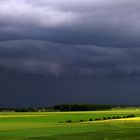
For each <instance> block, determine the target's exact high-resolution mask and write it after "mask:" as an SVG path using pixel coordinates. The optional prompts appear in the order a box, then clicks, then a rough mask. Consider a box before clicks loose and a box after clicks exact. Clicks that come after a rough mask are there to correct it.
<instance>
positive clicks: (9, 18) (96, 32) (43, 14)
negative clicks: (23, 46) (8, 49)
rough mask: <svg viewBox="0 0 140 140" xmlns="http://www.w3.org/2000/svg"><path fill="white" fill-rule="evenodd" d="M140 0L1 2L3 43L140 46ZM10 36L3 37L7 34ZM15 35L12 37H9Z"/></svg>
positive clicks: (0, 18) (0, 26) (20, 0)
mask: <svg viewBox="0 0 140 140" xmlns="http://www.w3.org/2000/svg"><path fill="white" fill-rule="evenodd" d="M139 6H140V2H139V1H138V0H133V1H132V0H113V1H112V0H106V1H104V0H86V1H82V0H77V1H74V0H71V1H64V0H48V1H46V0H30V1H28V0H1V1H0V36H1V37H0V39H1V40H4V39H9V38H10V37H11V39H13V38H14V37H13V35H14V36H15V38H17V36H19V38H24V39H25V38H32V39H36V38H38V39H49V40H53V41H61V42H69V43H84V44H94V45H102V46H109V45H110V46H112V45H113V46H121V47H122V46H138V44H139V43H140V42H139V40H140V39H139V36H140V27H139V24H140V9H139ZM4 33H5V34H6V35H7V36H6V35H5V37H3V34H4ZM9 34H11V35H9Z"/></svg>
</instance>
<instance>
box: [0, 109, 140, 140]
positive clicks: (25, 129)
mask: <svg viewBox="0 0 140 140" xmlns="http://www.w3.org/2000/svg"><path fill="white" fill-rule="evenodd" d="M128 114H135V115H136V117H135V118H127V119H115V120H112V119H111V120H100V121H88V120H89V119H90V118H92V119H93V120H94V119H95V118H97V117H98V118H102V117H112V116H124V115H128ZM67 120H72V122H71V123H66V121H67ZM79 120H85V121H84V122H79ZM23 139H24V140H140V109H138V108H137V109H136V108H129V109H116V110H112V111H95V112H94V111H91V112H34V113H33V112H31V113H29V112H28V113H15V112H5V113H4V112H1V113H0V140H23Z"/></svg>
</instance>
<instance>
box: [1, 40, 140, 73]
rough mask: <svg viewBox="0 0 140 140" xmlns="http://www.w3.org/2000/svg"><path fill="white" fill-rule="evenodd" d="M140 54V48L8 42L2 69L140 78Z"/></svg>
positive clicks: (2, 58) (32, 41) (5, 45)
mask: <svg viewBox="0 0 140 140" xmlns="http://www.w3.org/2000/svg"><path fill="white" fill-rule="evenodd" d="M139 53H140V48H110V47H98V46H87V45H66V44H57V43H51V42H46V41H35V40H30V41H29V40H28V41H27V40H23V41H4V42H1V43H0V67H1V68H4V69H7V70H16V71H17V70H18V71H19V72H24V73H32V74H43V75H46V76H48V75H53V76H72V75H74V76H75V75H80V76H106V75H107V76H108V75H109V76H111V75H113V76H119V75H120V76H133V75H139V74H140V62H139V59H140V56H139Z"/></svg>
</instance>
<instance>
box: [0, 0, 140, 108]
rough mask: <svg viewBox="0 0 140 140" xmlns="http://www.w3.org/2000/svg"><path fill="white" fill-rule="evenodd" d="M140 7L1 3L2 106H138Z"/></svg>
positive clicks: (59, 1)
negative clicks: (106, 104) (63, 104)
mask: <svg viewBox="0 0 140 140" xmlns="http://www.w3.org/2000/svg"><path fill="white" fill-rule="evenodd" d="M139 7H140V1H138V0H133V1H132V0H86V1H83V0H70V1H66V0H0V75H1V79H0V83H1V88H0V93H1V95H0V96H1V98H0V100H1V101H0V106H3V107H4V106H46V105H53V104H57V103H100V104H102V103H108V104H112V103H114V104H139V101H138V100H137V99H138V97H140V95H139V91H140V88H139V82H140V61H139V60H140V46H139V44H140V8H139ZM27 83H28V84H27ZM16 85H18V86H16ZM63 85H64V87H63ZM39 95H40V98H38V96H39ZM75 95H77V96H75ZM68 97H69V98H68ZM102 97H103V98H102ZM21 100H22V101H21ZM25 100H26V101H25ZM26 102H27V103H26Z"/></svg>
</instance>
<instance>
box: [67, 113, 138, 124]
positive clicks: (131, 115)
mask: <svg viewBox="0 0 140 140" xmlns="http://www.w3.org/2000/svg"><path fill="white" fill-rule="evenodd" d="M133 117H136V116H135V115H134V114H130V115H126V116H112V117H102V118H95V119H94V121H99V120H110V119H122V118H133ZM84 121H93V119H92V118H90V119H89V120H80V121H77V122H84ZM66 122H67V123H71V122H72V121H71V120H68V121H66Z"/></svg>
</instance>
